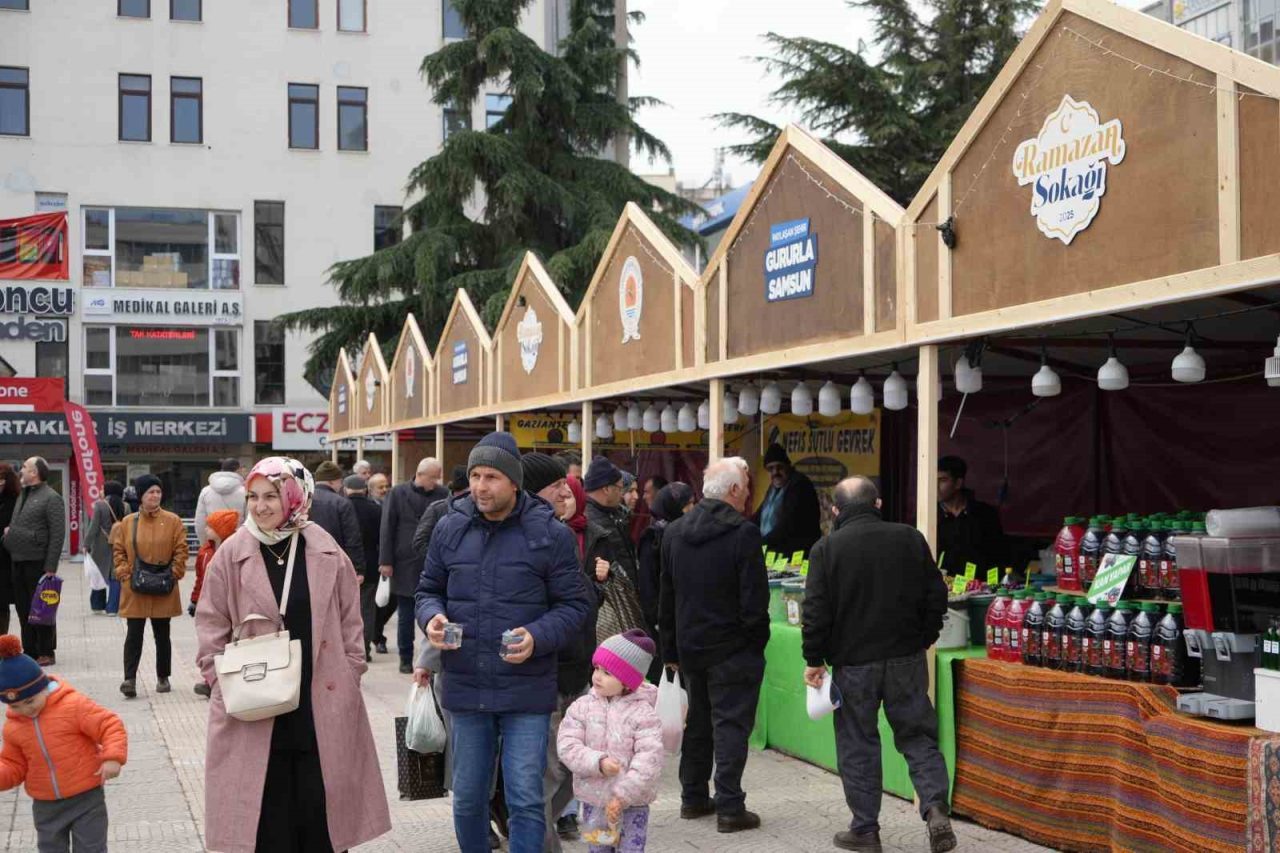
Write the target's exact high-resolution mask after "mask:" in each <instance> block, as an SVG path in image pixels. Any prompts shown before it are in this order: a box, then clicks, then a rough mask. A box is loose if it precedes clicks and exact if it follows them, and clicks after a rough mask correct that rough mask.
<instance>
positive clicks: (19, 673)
mask: <svg viewBox="0 0 1280 853" xmlns="http://www.w3.org/2000/svg"><path fill="white" fill-rule="evenodd" d="M48 684H49V677H48V676H47V675H45V674H44V670H43V669H42V668H41V667H40V664H38V663H36V662H35V661H34V660H32V659H31V658H29V657H27V656H26V655H24V654H23V653H22V641H21V640H19V639H18V638H17V637H15V636H14V635H13V634H5V635H4V636H3V637H0V702H4V703H5V704H6V705H11V704H13V703H14V702H21V701H22V700H23V699H30V698H31V697H32V696H34V695H36V694H37V693H39V692H40V691H41V690H44V689H45V687H46V686H48Z"/></svg>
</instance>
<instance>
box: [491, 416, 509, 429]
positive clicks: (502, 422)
mask: <svg viewBox="0 0 1280 853" xmlns="http://www.w3.org/2000/svg"><path fill="white" fill-rule="evenodd" d="M506 422H507V419H506V418H505V417H503V416H502V415H494V416H493V428H494V430H496V431H497V432H502V431H503V430H504V429H506Z"/></svg>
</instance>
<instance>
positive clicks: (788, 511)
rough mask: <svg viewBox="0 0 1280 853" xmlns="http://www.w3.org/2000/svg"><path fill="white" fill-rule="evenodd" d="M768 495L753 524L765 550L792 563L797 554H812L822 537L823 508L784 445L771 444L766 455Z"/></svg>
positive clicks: (766, 494)
mask: <svg viewBox="0 0 1280 853" xmlns="http://www.w3.org/2000/svg"><path fill="white" fill-rule="evenodd" d="M764 470H765V471H767V472H768V474H769V491H768V492H766V493H765V496H764V500H763V501H761V503H760V508H759V509H758V510H756V514H755V516H754V517H753V518H752V521H754V522H755V523H756V526H758V527H759V528H760V535H761V536H762V537H764V544H765V547H766V548H768V549H769V550H770V551H773V552H774V553H775V554H783V555H785V556H786V557H787V559H790V558H791V556H792V555H793V554H794V553H795V552H796V551H803V552H804V553H805V554H808V553H809V549H810V548H812V547H813V543H814V542H817V541H818V539H819V538H820V537H821V536H822V506H821V504H820V503H819V502H818V490H817V489H815V488H814V486H813V481H812V480H810V479H809V478H808V477H806V476H805V475H804V474H801V473H800V472H799V471H797V470H796V469H795V468H793V467H791V457H789V456H787V451H785V450H783V449H782V446H781V445H778V444H771V445H769V449H768V450H766V451H765V454H764Z"/></svg>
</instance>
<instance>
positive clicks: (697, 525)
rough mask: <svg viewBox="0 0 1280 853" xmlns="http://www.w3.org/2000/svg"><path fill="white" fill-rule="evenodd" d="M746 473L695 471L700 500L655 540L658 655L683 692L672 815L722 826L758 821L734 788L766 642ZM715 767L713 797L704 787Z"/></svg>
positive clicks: (764, 586) (763, 591)
mask: <svg viewBox="0 0 1280 853" xmlns="http://www.w3.org/2000/svg"><path fill="white" fill-rule="evenodd" d="M749 476H750V475H749V474H748V469H747V463H746V462H745V461H744V460H742V459H740V458H738V457H731V458H729V459H722V460H720V461H719V462H714V463H712V464H711V465H710V466H708V468H707V470H706V472H705V473H704V474H703V480H702V495H703V501H702V502H701V503H699V504H698V505H697V506H695V507H694V508H693V509H692V510H690V511H689V512H688V513H687V514H685V515H683V516H681V517H680V518H678V519H676V520H675V521H673V522H672V523H671V525H670V526H669V527H667V532H666V534H665V535H664V536H663V538H662V592H661V597H660V602H659V617H658V619H659V633H660V635H661V638H662V654H663V659H664V661H665V662H666V664H667V666H668V667H669V668H672V669H679V671H680V673H681V674H682V675H683V676H684V679H685V685H686V687H687V688H688V690H689V715H688V717H687V719H686V722H685V733H684V746H683V751H682V753H681V756H680V785H681V788H682V792H681V796H680V817H682V818H685V819H693V818H699V817H703V816H704V815H710V814H715V815H716V829H717V830H719V831H720V832H739V831H741V830H744V829H755V828H756V827H758V826H759V825H760V817H759V816H758V815H756V814H755V813H753V812H749V811H747V810H746V794H745V793H743V791H742V771H743V770H744V769H745V768H746V765H747V740H748V738H749V737H750V736H751V729H752V728H753V727H754V726H755V720H756V703H757V702H758V701H759V698H760V680H761V679H762V678H763V677H764V647H765V646H766V645H767V644H768V642H769V579H768V576H767V575H766V574H765V568H764V554H763V552H762V550H761V541H760V530H759V528H757V527H756V526H755V525H754V524H752V523H751V521H750V520H748V519H747V517H746V516H744V515H743V511H744V510H745V509H746V505H747V497H748V495H749V494H750V480H749ZM713 764H714V766H715V783H716V795H715V801H714V802H713V801H712V800H711V798H710V797H709V796H708V791H707V783H708V782H709V781H710V779H711V770H712V765H713Z"/></svg>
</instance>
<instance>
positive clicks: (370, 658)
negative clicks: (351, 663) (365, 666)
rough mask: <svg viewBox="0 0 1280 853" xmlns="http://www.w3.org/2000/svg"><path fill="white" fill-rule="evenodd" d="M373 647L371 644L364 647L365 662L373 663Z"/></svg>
mask: <svg viewBox="0 0 1280 853" xmlns="http://www.w3.org/2000/svg"><path fill="white" fill-rule="evenodd" d="M371 648H372V647H371V646H365V647H364V662H365V663H373V652H372V651H371Z"/></svg>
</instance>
